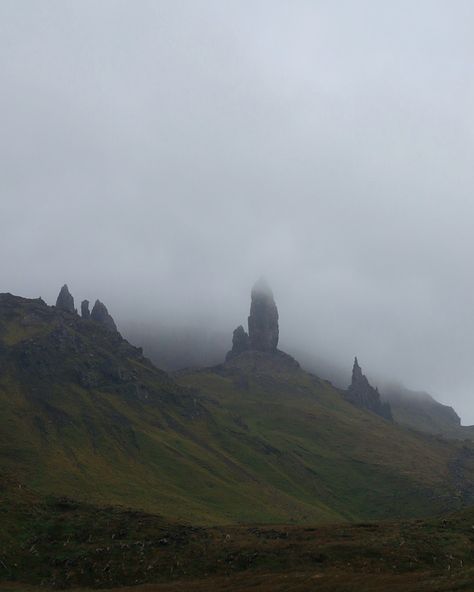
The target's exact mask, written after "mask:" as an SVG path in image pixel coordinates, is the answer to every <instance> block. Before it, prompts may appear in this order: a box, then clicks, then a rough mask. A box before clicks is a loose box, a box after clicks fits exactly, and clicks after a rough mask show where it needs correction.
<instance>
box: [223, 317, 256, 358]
mask: <svg viewBox="0 0 474 592" xmlns="http://www.w3.org/2000/svg"><path fill="white" fill-rule="evenodd" d="M248 349H250V340H249V335H248V333H247V332H246V331H245V329H244V328H243V327H242V325H239V326H238V327H237V329H235V331H234V334H233V335H232V349H231V350H230V351H229V352H228V353H227V356H226V360H228V359H230V358H231V357H232V356H238V355H239V354H241V353H242V352H244V351H247V350H248Z"/></svg>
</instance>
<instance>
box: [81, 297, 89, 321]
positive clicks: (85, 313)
mask: <svg viewBox="0 0 474 592" xmlns="http://www.w3.org/2000/svg"><path fill="white" fill-rule="evenodd" d="M81 316H82V318H83V319H90V318H91V313H90V310H89V300H83V301H82V302H81Z"/></svg>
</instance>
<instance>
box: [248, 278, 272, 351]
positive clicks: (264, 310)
mask: <svg viewBox="0 0 474 592" xmlns="http://www.w3.org/2000/svg"><path fill="white" fill-rule="evenodd" d="M248 324H249V340H250V349H252V350H257V351H266V352H274V351H276V349H277V345H278V335H279V332H278V309H277V307H276V304H275V301H274V299H273V293H272V291H271V289H270V287H269V286H268V284H267V283H266V282H265V280H263V279H260V280H259V281H258V282H257V283H256V284H255V285H254V287H253V288H252V302H251V304H250V316H249V318H248Z"/></svg>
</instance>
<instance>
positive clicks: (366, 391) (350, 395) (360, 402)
mask: <svg viewBox="0 0 474 592" xmlns="http://www.w3.org/2000/svg"><path fill="white" fill-rule="evenodd" d="M346 399H347V400H348V401H350V402H351V403H352V404H353V405H355V406H356V407H359V408H361V409H367V410H369V411H372V413H376V414H377V415H380V416H381V417H384V418H385V419H388V420H389V421H393V418H392V410H391V409H390V404H389V403H387V402H384V401H382V400H381V398H380V393H379V391H378V389H377V388H374V387H373V386H372V385H371V384H370V382H369V381H368V380H367V377H366V376H365V375H364V374H363V373H362V369H361V367H360V366H359V361H358V360H357V357H356V358H354V365H353V367H352V381H351V384H350V385H349V388H348V389H347V391H346Z"/></svg>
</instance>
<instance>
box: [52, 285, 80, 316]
mask: <svg viewBox="0 0 474 592" xmlns="http://www.w3.org/2000/svg"><path fill="white" fill-rule="evenodd" d="M56 307H57V308H60V309H61V310H67V311H68V312H75V308H74V298H73V297H72V295H71V294H70V292H69V288H68V287H67V284H64V286H63V287H62V288H61V291H60V292H59V295H58V298H57V300H56Z"/></svg>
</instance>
